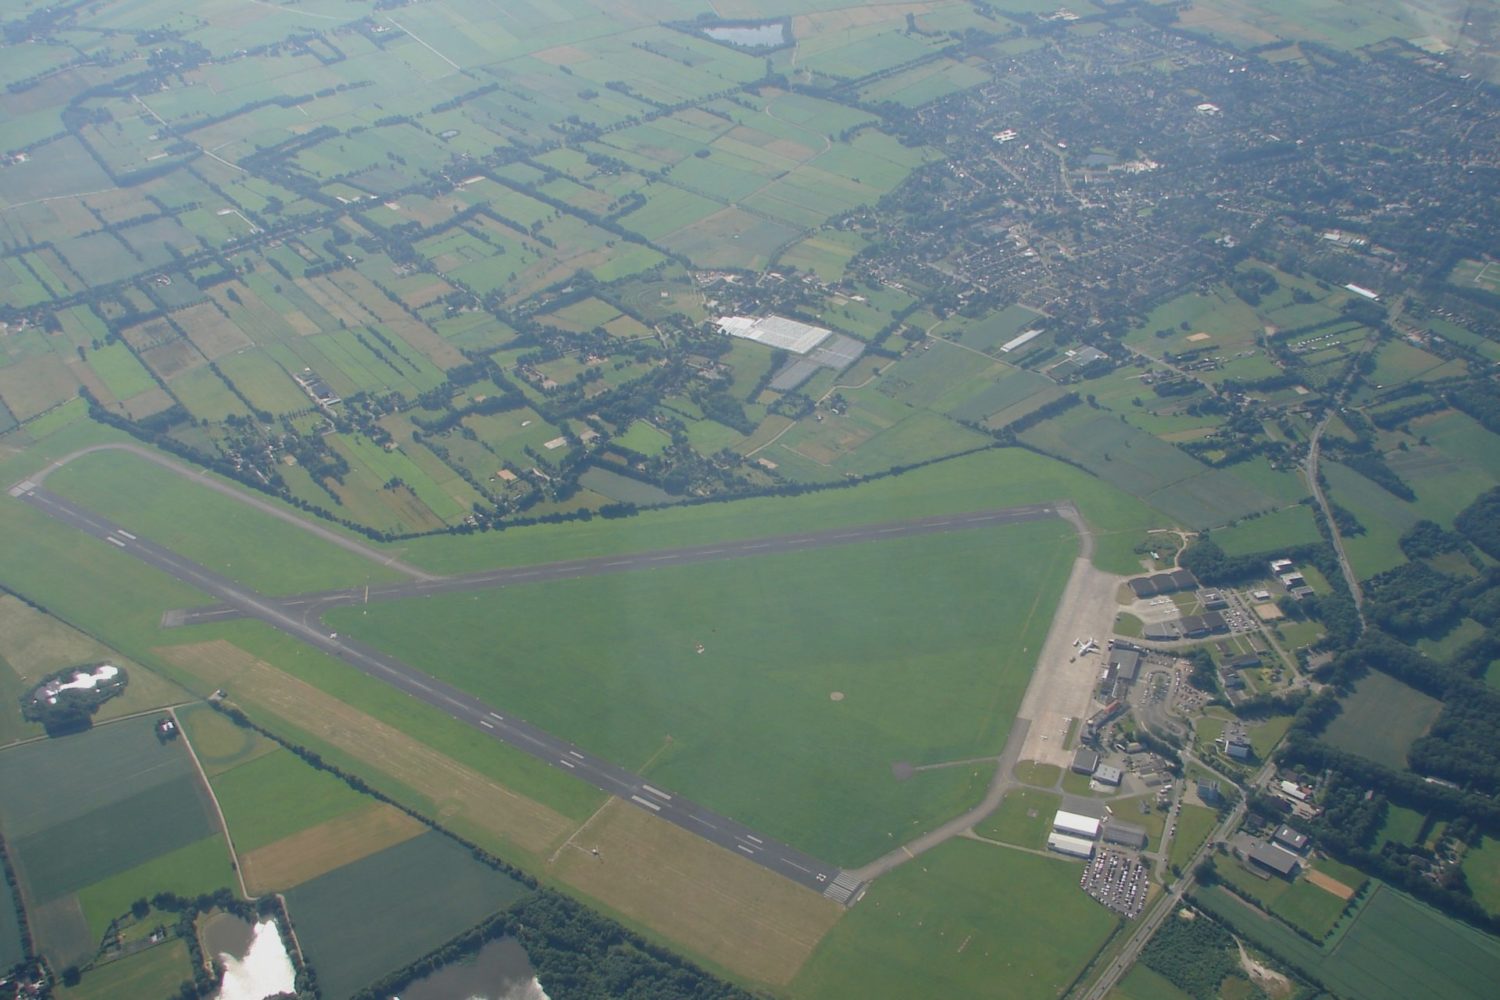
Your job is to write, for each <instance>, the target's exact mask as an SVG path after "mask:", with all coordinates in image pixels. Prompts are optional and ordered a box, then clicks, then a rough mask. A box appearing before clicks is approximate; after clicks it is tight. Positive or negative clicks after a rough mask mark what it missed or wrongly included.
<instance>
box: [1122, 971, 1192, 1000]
mask: <svg viewBox="0 0 1500 1000" xmlns="http://www.w3.org/2000/svg"><path fill="white" fill-rule="evenodd" d="M1108 1000H1193V998H1192V997H1191V996H1189V995H1188V994H1186V993H1184V992H1182V990H1180V989H1178V988H1177V987H1176V986H1174V985H1172V983H1171V982H1169V981H1168V980H1167V978H1166V977H1165V976H1163V975H1162V974H1161V973H1159V972H1153V971H1152V970H1151V969H1148V968H1146V966H1144V965H1142V964H1141V963H1139V962H1137V963H1136V964H1135V965H1132V966H1131V967H1130V971H1129V972H1127V973H1126V974H1125V978H1124V979H1121V980H1120V982H1119V985H1117V986H1116V987H1115V988H1114V989H1112V990H1110V991H1109V997H1108Z"/></svg>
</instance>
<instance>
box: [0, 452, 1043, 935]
mask: <svg viewBox="0 0 1500 1000" xmlns="http://www.w3.org/2000/svg"><path fill="white" fill-rule="evenodd" d="M38 478H39V477H33V478H32V479H29V480H24V481H22V482H21V483H18V484H17V485H16V486H15V487H13V488H12V489H11V490H10V493H11V495H12V496H15V497H17V498H18V499H20V500H22V501H23V502H25V503H27V504H29V505H30V506H32V507H34V508H36V509H38V510H40V511H42V512H44V513H46V514H48V515H49V516H51V517H53V518H55V519H56V520H58V521H61V522H62V523H64V524H68V525H70V526H72V527H74V528H76V529H77V530H79V531H82V532H84V533H85V534H87V535H90V536H92V537H94V538H97V539H99V540H101V541H103V542H105V543H107V544H109V545H113V546H115V547H116V548H118V549H120V550H121V551H122V552H124V553H126V554H128V555H131V556H133V557H134V558H136V559H139V560H140V561H141V562H143V563H145V564H147V565H149V566H152V567H154V568H156V569H158V570H160V571H162V572H164V573H166V574H168V575H169V576H172V577H173V578H175V579H177V580H179V581H181V582H183V583H185V584H187V585H189V586H191V587H193V588H195V589H197V590H200V591H202V592H204V593H205V594H208V595H209V596H210V597H213V598H217V599H218V601H219V603H218V604H217V605H215V606H213V607H212V608H207V609H198V610H196V611H189V612H176V613H171V614H169V616H168V617H169V618H171V619H172V623H174V624H187V623H191V622H202V621H219V620H225V619H228V618H232V617H250V618H254V619H257V620H259V621H262V622H264V623H266V624H268V625H270V626H271V627H272V628H275V629H277V630H279V631H281V632H283V633H285V634H287V635H289V636H292V637H293V638H295V639H298V640H300V641H301V642H304V643H306V644H308V645H310V646H312V647H314V648H316V649H318V650H321V651H322V652H324V653H327V654H328V655H330V656H333V657H336V658H338V659H339V660H341V661H342V662H344V663H346V664H348V665H349V666H351V667H353V668H354V669H356V670H358V671H360V672H361V673H363V674H365V675H367V676H369V677H372V678H375V679H376V680H379V681H382V682H384V683H387V684H390V685H391V686H393V687H395V688H397V689H399V690H401V691H404V692H405V693H407V694H408V695H410V696H411V697H413V698H416V699H418V700H420V701H422V702H425V703H427V704H429V705H432V706H434V707H436V708H438V709H439V710H441V711H443V712H446V713H447V714H448V715H449V716H450V717H452V718H453V719H455V720H457V721H459V722H462V723H464V724H466V725H469V726H470V727H472V728H474V729H476V730H478V731H480V732H482V733H484V734H485V735H487V736H489V737H491V738H492V739H495V740H497V741H499V742H503V743H506V744H508V745H510V746H512V747H514V748H515V749H518V750H520V751H522V752H523V753H527V754H529V755H531V756H532V757H535V758H536V759H538V760H540V761H542V762H544V763H546V764H548V765H550V766H552V767H555V768H558V769H561V770H566V771H568V772H569V773H570V774H572V775H573V776H574V777H577V778H579V779H580V780H583V781H586V782H588V783H589V784H591V785H593V786H594V787H595V788H598V789H599V790H601V791H603V792H605V793H607V794H610V795H615V796H617V797H619V798H620V799H622V800H624V801H626V802H629V803H631V804H632V805H634V806H636V807H637V808H640V809H644V810H647V811H649V812H651V813H653V814H655V815H657V816H659V817H661V818H662V819H665V820H667V821H668V822H670V823H673V824H675V825H676V826H679V827H681V828H682V829H684V830H687V831H689V832H690V833H693V834H695V835H697V836H699V837H702V838H703V839H705V840H708V841H710V842H712V843H715V844H718V845H719V846H721V847H723V848H725V849H726V850H731V851H735V852H737V853H739V854H741V855H742V856H744V857H745V858H747V859H748V860H750V861H752V862H754V863H756V864H758V865H760V866H762V867H763V868H767V869H769V870H771V871H773V872H776V873H777V874H779V875H781V876H783V877H785V878H788V879H791V880H792V881H794V882H797V883H799V884H801V885H804V886H806V887H808V888H810V889H813V890H814V891H817V892H820V893H822V894H823V895H825V896H828V897H829V898H831V899H834V900H835V901H837V902H840V903H844V904H848V905H852V903H853V902H855V901H857V900H858V898H859V896H860V894H861V892H862V889H863V887H864V884H865V881H866V880H865V879H863V878H861V877H859V876H858V875H857V874H855V873H852V872H846V871H844V870H843V869H841V868H839V867H838V866H837V865H833V864H829V863H827V862H824V861H821V860H819V859H817V858H814V857H812V856H811V855H809V854H806V853H804V852H802V851H799V850H797V849H796V848H794V847H791V846H790V845H788V844H784V843H781V842H780V841H777V840H775V839H774V838H770V837H765V836H762V835H760V834H757V833H756V832H755V831H754V830H753V829H751V828H750V827H748V826H746V825H744V824H742V823H739V822H738V821H736V820H733V819H730V818H729V817H727V816H723V815H721V814H719V813H716V812H713V811H712V810H710V809H708V808H706V807H704V806H702V805H699V804H698V803H695V802H692V801H691V800H689V799H686V798H683V797H682V796H680V795H675V794H673V793H671V792H670V791H667V790H665V789H661V788H658V787H656V786H654V785H652V784H650V783H649V782H647V781H645V780H644V779H643V778H642V777H641V776H639V775H637V774H635V773H634V772H631V771H629V770H627V769H625V768H623V767H620V766H619V765H617V764H614V763H612V762H610V761H607V760H603V759H601V758H598V757H594V756H591V755H589V754H587V753H585V752H583V751H582V750H581V749H580V748H579V747H578V746H576V745H575V744H573V743H571V742H569V741H567V740H564V739H561V738H559V737H556V736H553V735H552V734H550V733H548V732H546V731H545V730H543V729H541V728H539V727H537V726H534V725H532V724H530V723H528V722H526V721H525V720H524V719H519V718H516V717H514V716H512V715H507V714H504V713H502V712H501V711H497V710H496V707H494V706H491V705H489V704H487V703H485V702H484V701H482V700H480V699H478V698H476V697H474V696H472V695H470V694H468V693H466V692H464V691H461V690H459V689H458V688H455V687H452V686H451V685H448V684H445V683H443V682H442V681H440V680H438V679H437V678H435V677H432V676H430V675H428V674H425V673H423V672H422V671H420V670H417V669H416V668H415V667H412V666H411V665H409V664H407V663H405V662H403V661H401V660H398V659H396V658H395V657H393V656H390V655H388V654H386V653H383V652H381V651H380V650H377V649H374V648H372V647H369V646H366V645H364V644H362V643H359V642H356V641H354V640H351V639H348V638H340V637H339V636H338V635H337V634H336V633H333V632H329V631H327V630H326V627H325V626H324V625H323V624H322V622H321V620H320V617H319V616H320V615H321V614H322V612H323V610H325V609H327V608H329V607H332V606H334V605H336V604H341V603H350V602H353V601H358V600H366V599H369V600H374V599H377V598H379V599H381V600H392V599H397V598H401V597H415V596H420V595H425V594H436V593H453V592H459V591H464V590H474V589H480V588H492V587H499V586H506V585H513V584H518V583H536V582H541V581H543V580H560V579H568V578H571V577H577V576H586V575H595V574H601V573H621V572H629V571H631V570H641V569H647V568H656V567H661V566H677V565H687V564H690V563H696V562H705V561H710V560H715V559H731V558H743V557H749V556H756V555H767V554H771V553H775V552H790V551H798V550H803V549H807V548H815V547H821V546H828V545H841V544H854V543H856V542H860V541H871V540H876V539H889V538H896V537H912V536H918V535H924V534H933V533H939V532H946V531H958V530H963V529H966V528H973V527H978V526H982V525H993V524H1004V523H1013V522H1017V521H1025V520H1035V519H1038V518H1043V517H1049V516H1056V513H1055V510H1054V508H1053V507H1050V506H1045V505H1031V506H1025V507H1016V508H1007V509H1001V510H990V511H979V512H975V513H970V514H959V515H938V516H934V517H927V518H919V519H915V520H910V521H904V522H897V523H891V524H877V525H869V526H862V527H844V528H835V529H829V530H826V531H819V532H809V533H803V534H795V535H782V536H776V537H773V538H761V539H747V540H742V541H738V542H725V543H717V544H709V545H696V546H685V547H681V548H675V549H667V550H660V551H656V552H643V553H638V554H635V555H629V556H601V557H596V558H592V559H575V560H568V561H565V562H557V563H548V564H543V565H540V566H530V567H519V568H509V569H500V570H490V571H485V572H481V573H472V574H468V575H467V576H461V577H448V578H432V577H429V578H427V579H420V580H414V581H410V582H405V583H394V584H383V585H380V586H379V587H371V588H368V595H367V592H366V588H350V589H348V590H340V591H331V592H327V593H322V594H314V595H302V596H300V597H295V596H294V597H290V598H274V597H267V596H265V595H263V594H260V593H257V592H256V591H254V590H252V589H250V588H248V587H245V586H242V585H241V584H239V583H236V582H235V581H233V580H231V579H229V578H228V577H225V576H223V575H222V574H219V573H216V572H214V571H213V570H210V569H208V568H207V567H205V566H202V565H200V564H198V563H196V562H194V561H192V560H190V559H186V558H184V557H183V556H180V555H178V554H177V553H175V552H173V551H172V550H170V549H168V548H166V547H164V546H161V545H158V544H156V543H155V542H153V541H151V540H150V539H147V538H143V537H141V536H139V535H138V534H135V533H133V532H131V531H129V530H128V529H126V528H125V527H124V526H122V525H120V524H117V523H115V522H114V521H112V520H110V519H108V518H105V517H103V516H101V515H99V514H97V513H94V512H93V511H90V510H88V509H86V508H84V507H81V506H79V505H78V504H75V503H73V502H72V501H70V500H68V499H66V498H65V497H62V496H59V495H58V494H56V493H53V492H52V491H50V490H47V489H45V488H44V487H42V486H40V485H38V483H37V479H38ZM1019 733H1020V734H1021V735H1024V727H1022V728H1021V729H1020V730H1019ZM1008 749H1009V747H1008ZM1007 770H1008V769H1007ZM965 825H967V824H965ZM907 856H908V857H910V856H911V855H909V854H908V855H907Z"/></svg>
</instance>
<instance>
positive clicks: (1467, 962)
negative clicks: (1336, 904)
mask: <svg viewBox="0 0 1500 1000" xmlns="http://www.w3.org/2000/svg"><path fill="white" fill-rule="evenodd" d="M1195 898H1196V900H1197V901H1198V902H1199V903H1200V905H1202V906H1204V907H1205V908H1206V909H1208V910H1209V912H1211V913H1213V914H1214V915H1215V916H1217V917H1219V918H1220V919H1222V920H1224V921H1225V922H1226V923H1227V924H1229V926H1230V927H1231V928H1232V929H1233V930H1234V931H1235V932H1236V933H1237V934H1240V935H1243V936H1244V937H1245V938H1246V939H1247V940H1249V941H1251V942H1253V943H1255V944H1256V945H1258V946H1259V947H1261V948H1264V949H1265V950H1267V951H1269V952H1270V953H1271V954H1272V955H1276V956H1280V957H1282V958H1283V959H1284V960H1286V961H1288V962H1291V963H1293V964H1294V965H1297V966H1299V967H1301V968H1303V969H1306V970H1307V971H1308V972H1309V973H1310V974H1312V975H1314V976H1316V977H1317V978H1318V979H1320V980H1321V981H1322V982H1323V983H1324V984H1325V985H1326V986H1327V987H1328V988H1329V989H1331V990H1334V991H1335V992H1337V993H1338V995H1340V996H1347V997H1354V998H1358V1000H1402V998H1405V997H1410V996H1412V995H1414V993H1413V991H1416V993H1418V994H1424V995H1433V996H1442V997H1445V998H1448V997H1451V998H1454V1000H1466V998H1470V997H1472V998H1475V1000H1478V998H1480V997H1486V996H1488V995H1489V993H1490V982H1491V980H1492V979H1493V977H1494V976H1495V975H1496V974H1497V972H1500V943H1497V942H1496V941H1495V939H1494V938H1491V937H1487V936H1485V935H1484V934H1481V933H1480V932H1479V931H1476V930H1474V929H1473V928H1470V927H1468V926H1466V925H1464V924H1461V923H1459V922H1458V921H1455V920H1453V919H1451V918H1449V917H1445V916H1443V915H1442V914H1440V913H1438V912H1437V911H1435V910H1433V909H1432V908H1430V907H1428V906H1426V905H1424V904H1422V903H1419V902H1418V901H1417V900H1415V899H1412V898H1411V897H1410V896H1407V895H1405V894H1403V893H1400V892H1397V891H1395V890H1394V889H1391V888H1390V887H1388V886H1384V885H1380V886H1377V888H1376V889H1375V890H1374V891H1373V892H1372V894H1371V896H1370V898H1369V900H1368V901H1367V902H1366V903H1365V905H1364V907H1363V908H1362V909H1361V910H1360V912H1359V915H1358V917H1357V918H1356V919H1355V920H1354V922H1353V923H1352V924H1350V925H1349V927H1348V928H1347V929H1346V930H1344V931H1343V933H1342V934H1341V935H1340V936H1339V938H1338V939H1337V940H1336V941H1334V942H1331V943H1330V944H1327V945H1325V946H1323V947H1321V948H1320V947H1318V946H1316V945H1313V944H1312V943H1310V942H1309V941H1307V939H1305V938H1303V937H1301V936H1299V935H1297V934H1296V933H1295V932H1293V931H1292V930H1290V929H1289V928H1286V927H1282V926H1280V925H1278V924H1277V923H1275V922H1274V921H1270V920H1267V919H1265V917H1263V916H1262V915H1260V914H1259V913H1257V912H1256V911H1255V910H1253V909H1251V908H1250V907H1249V906H1248V905H1247V904H1245V903H1244V902H1242V901H1240V900H1239V899H1236V898H1235V897H1233V896H1231V895H1229V894H1228V893H1227V892H1226V891H1225V890H1223V889H1219V888H1215V889H1211V890H1208V891H1206V892H1202V893H1199V894H1198V895H1197V896H1196V897H1195ZM1429 991H1430V993H1429Z"/></svg>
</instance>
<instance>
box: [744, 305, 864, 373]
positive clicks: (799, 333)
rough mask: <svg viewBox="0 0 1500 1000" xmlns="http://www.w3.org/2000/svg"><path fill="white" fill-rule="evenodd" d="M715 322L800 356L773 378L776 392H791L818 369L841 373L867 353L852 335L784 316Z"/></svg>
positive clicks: (757, 340) (760, 342)
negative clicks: (829, 369)
mask: <svg viewBox="0 0 1500 1000" xmlns="http://www.w3.org/2000/svg"><path fill="white" fill-rule="evenodd" d="M716 323H717V326H718V327H719V329H720V331H722V332H724V333H726V334H728V335H729V336H731V337H740V338H741V339H744V340H753V341H755V342H756V343H757V344H764V345H766V346H767V347H774V348H777V349H778V350H783V351H786V352H787V353H788V354H795V355H797V356H796V357H794V358H791V359H789V360H788V362H787V363H786V364H785V365H783V366H782V367H781V370H780V371H778V372H777V373H776V375H775V377H774V378H772V379H771V382H770V387H771V388H772V389H774V390H775V391H777V392H791V391H792V390H793V389H796V388H797V387H798V386H800V385H801V384H802V383H803V382H806V381H807V380H808V379H810V378H812V377H813V376H814V375H815V374H817V372H818V369H819V368H831V369H833V370H834V371H836V372H841V371H843V370H844V369H845V368H848V367H849V366H850V365H852V364H854V362H856V361H858V360H859V359H860V356H861V355H863V354H864V352H865V345H864V344H863V343H862V342H861V341H858V340H855V339H854V338H853V337H849V336H846V335H844V334H842V333H834V332H833V331H832V330H827V329H824V328H823V327H821V326H813V325H812V324H811V323H803V322H802V321H800V320H795V319H787V318H786V317H785V316H763V317H760V318H754V317H750V316H723V317H720V318H719V319H718V320H717V321H716Z"/></svg>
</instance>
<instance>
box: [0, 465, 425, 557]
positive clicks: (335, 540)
mask: <svg viewBox="0 0 1500 1000" xmlns="http://www.w3.org/2000/svg"><path fill="white" fill-rule="evenodd" d="M101 451H124V452H129V453H130V454H132V455H134V456H136V457H137V458H142V459H145V460H146V461H148V462H150V463H151V464H152V465H159V466H161V467H162V468H163V469H166V470H167V471H168V472H171V473H173V474H174V475H178V476H181V477H182V478H184V479H190V480H192V481H193V482H195V483H197V484H198V485H199V486H202V487H203V488H205V489H210V490H213V491H214V492H215V493H219V494H222V495H223V496H226V497H229V499H231V500H234V501H236V502H238V503H242V504H245V505H247V506H250V507H254V508H255V509H256V510H258V511H260V512H261V513H262V514H269V515H270V516H271V517H274V518H276V519H277V520H278V521H285V522H286V523H288V524H290V525H293V526H294V527H297V528H300V529H301V530H303V531H306V532H308V533H310V534H313V535H316V536H317V537H319V538H321V539H323V540H324V541H325V542H328V543H330V544H332V545H337V546H338V547H339V548H341V549H344V550H345V551H347V552H353V553H354V554H355V555H358V556H363V557H364V558H366V559H369V560H370V561H372V562H376V563H379V564H380V565H382V566H389V567H390V568H391V569H394V570H397V571H398V572H401V573H405V574H406V575H407V576H410V577H415V578H416V579H418V580H431V579H435V577H434V576H433V574H431V573H428V572H427V571H426V570H423V569H418V568H417V567H416V566H412V565H409V564H408V563H404V562H402V561H400V560H399V559H397V558H396V557H395V556H392V555H389V554H388V553H385V552H382V551H380V550H379V549H377V548H375V547H374V546H370V545H366V544H364V543H363V542H358V541H355V540H354V539H352V538H350V537H348V536H347V535H344V534H340V533H339V532H337V531H334V530H333V529H332V528H326V527H324V526H323V525H321V524H317V523H315V522H313V521H309V520H307V519H305V518H302V517H298V516H297V515H296V514H293V513H292V512H291V511H289V510H287V509H286V507H285V506H284V505H283V504H281V503H273V502H272V501H269V500H262V499H261V498H260V497H257V496H255V495H254V494H253V493H250V492H249V491H247V490H244V489H241V488H239V487H236V486H230V485H229V484H228V483H225V482H224V481H223V480H221V479H219V478H218V477H217V476H214V475H212V474H210V473H209V472H207V471H205V470H202V469H193V468H190V467H188V466H186V465H183V464H182V463H180V462H176V461H173V460H172V459H170V458H168V457H166V456H165V455H163V454H161V453H160V452H157V451H152V450H151V449H150V448H146V447H143V446H141V445H138V444H126V443H124V442H119V443H111V444H96V445H92V446H90V447H88V448H80V449H78V450H77V451H75V452H70V453H69V454H67V455H64V456H63V457H62V458H59V459H58V460H57V461H55V462H53V463H52V464H51V465H49V466H47V467H46V468H45V469H43V470H42V471H41V472H38V473H36V474H35V475H33V476H31V477H30V478H29V479H27V480H25V481H24V482H21V483H18V484H17V485H16V486H15V488H13V489H12V490H11V495H12V496H19V495H20V492H19V491H22V490H24V489H25V488H26V487H27V486H28V485H30V486H41V485H42V483H43V482H45V481H46V479H47V477H48V476H50V475H51V474H52V473H53V472H56V471H57V470H58V469H60V468H62V467H63V466H64V465H67V464H68V463H69V462H71V461H73V460H74V459H79V458H82V457H84V456H85V455H93V454H96V453H98V452H101Z"/></svg>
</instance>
